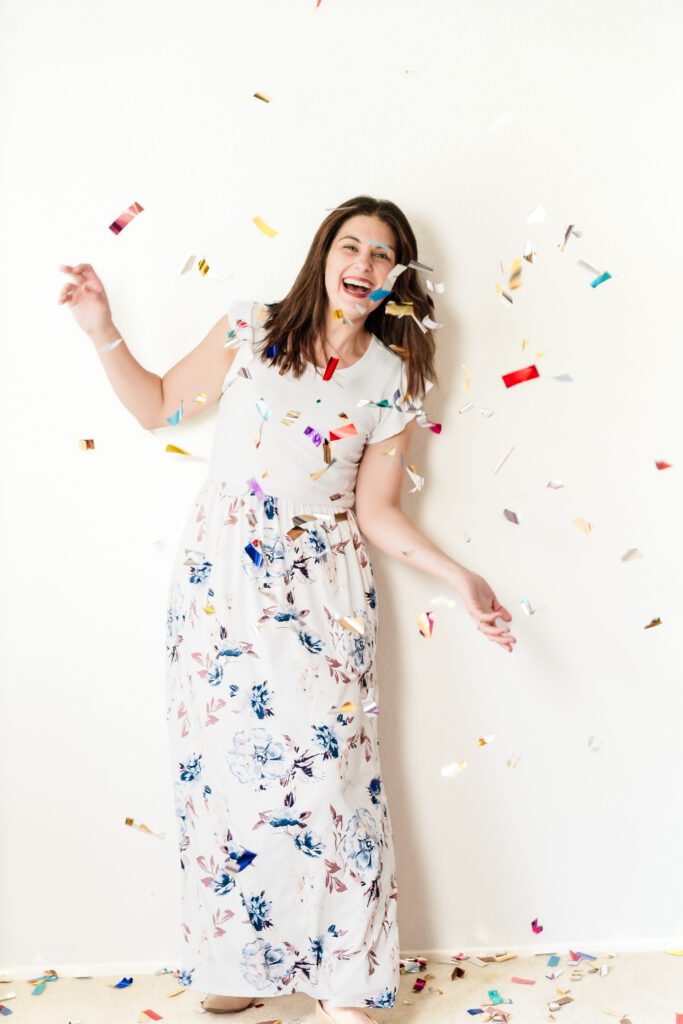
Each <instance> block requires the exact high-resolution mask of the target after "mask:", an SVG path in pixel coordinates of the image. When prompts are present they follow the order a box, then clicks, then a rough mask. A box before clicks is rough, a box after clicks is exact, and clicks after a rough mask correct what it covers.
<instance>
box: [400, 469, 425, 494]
mask: <svg viewBox="0 0 683 1024" xmlns="http://www.w3.org/2000/svg"><path fill="white" fill-rule="evenodd" d="M405 469H406V473H407V474H408V476H409V477H410V479H411V480H412V481H413V483H414V484H415V486H414V487H411V488H410V490H409V491H408V493H409V494H414V493H415V491H421V490H422V486H423V484H424V482H425V479H424V477H423V476H420V474H419V473H418V472H417V466H406V468H405Z"/></svg>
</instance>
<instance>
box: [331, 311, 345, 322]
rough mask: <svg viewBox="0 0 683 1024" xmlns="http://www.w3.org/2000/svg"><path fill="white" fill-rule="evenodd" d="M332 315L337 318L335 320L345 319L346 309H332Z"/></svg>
mask: <svg viewBox="0 0 683 1024" xmlns="http://www.w3.org/2000/svg"><path fill="white" fill-rule="evenodd" d="M332 316H333V317H334V318H335V320H341V319H343V316H344V310H343V309H334V310H333V311H332Z"/></svg>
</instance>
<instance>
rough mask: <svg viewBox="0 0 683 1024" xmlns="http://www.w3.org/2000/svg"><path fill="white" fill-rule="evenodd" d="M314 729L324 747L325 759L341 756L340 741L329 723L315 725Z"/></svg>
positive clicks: (317, 738)
mask: <svg viewBox="0 0 683 1024" xmlns="http://www.w3.org/2000/svg"><path fill="white" fill-rule="evenodd" d="M312 729H313V732H314V733H315V738H316V740H317V741H318V743H319V744H320V746H321V747H322V748H323V751H324V753H323V760H324V761H326V760H327V759H328V758H329V757H339V741H338V740H337V737H336V735H335V734H334V732H333V731H332V729H330V727H329V725H314V726H312Z"/></svg>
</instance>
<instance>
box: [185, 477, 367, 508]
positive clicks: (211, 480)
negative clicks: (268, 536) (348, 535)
mask: <svg viewBox="0 0 683 1024" xmlns="http://www.w3.org/2000/svg"><path fill="white" fill-rule="evenodd" d="M256 483H257V484H258V486H259V487H260V488H261V490H262V491H263V495H264V498H275V499H276V500H277V502H278V504H279V503H283V504H286V505H287V512H288V513H292V512H295V513H297V512H298V513H300V514H302V515H305V514H306V513H309V512H310V513H313V512H328V513H332V514H333V515H336V514H338V515H339V517H340V518H341V514H342V513H344V518H346V513H351V515H352V516H355V513H354V508H353V506H354V502H355V495H354V494H340V496H339V501H338V502H334V503H332V502H319V501H302V500H301V499H300V498H299V497H290V495H288V494H274V493H272V492H271V491H269V490H268V486H267V485H268V481H267V480H263V481H261V480H256ZM219 484H222V485H223V486H224V488H225V491H224V493H225V495H226V497H231V498H247V497H249V496H250V494H251V491H250V490H249V483H248V481H244V480H239V481H237V480H230V479H227V478H226V477H223V476H220V475H218V474H215V475H214V474H211V473H209V474H207V476H206V478H205V480H204V483H203V484H202V490H204V489H205V488H207V487H209V486H218V485H219Z"/></svg>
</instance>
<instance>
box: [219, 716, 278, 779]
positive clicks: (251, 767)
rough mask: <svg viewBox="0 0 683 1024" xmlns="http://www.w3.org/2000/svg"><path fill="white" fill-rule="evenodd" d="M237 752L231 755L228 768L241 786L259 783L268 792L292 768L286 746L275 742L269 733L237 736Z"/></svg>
mask: <svg viewBox="0 0 683 1024" xmlns="http://www.w3.org/2000/svg"><path fill="white" fill-rule="evenodd" d="M233 743H234V746H233V749H232V750H229V751H228V754H227V758H228V766H229V768H230V771H231V772H232V773H233V775H236V776H237V778H238V779H239V781H240V782H243V783H247V782H258V783H259V788H261V789H265V788H266V787H265V785H264V783H266V784H268V783H270V782H273V781H274V780H275V779H279V778H281V776H283V775H284V774H285V773H286V772H287V771H288V770H289V766H288V763H287V758H286V755H285V745H284V743H282V742H281V741H279V740H275V739H274V738H273V737H272V736H271V735H270V734H269V733H267V732H266V730H265V729H261V728H259V729H251V730H248V729H243V730H242V731H241V732H238V733H236V734H235V736H234V739H233Z"/></svg>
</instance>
